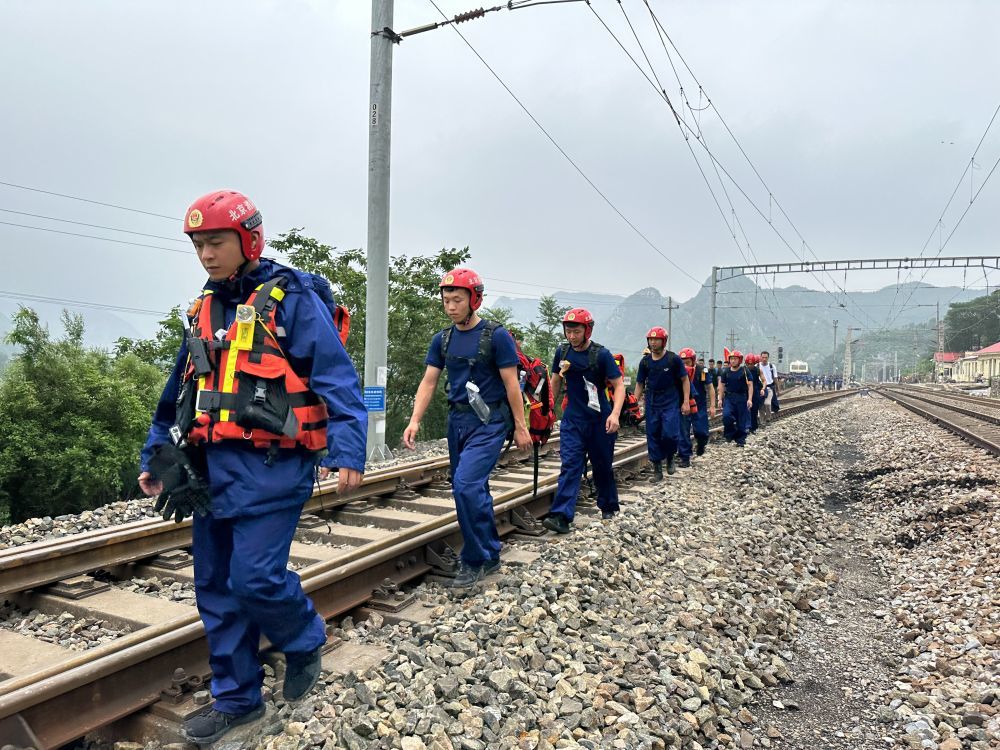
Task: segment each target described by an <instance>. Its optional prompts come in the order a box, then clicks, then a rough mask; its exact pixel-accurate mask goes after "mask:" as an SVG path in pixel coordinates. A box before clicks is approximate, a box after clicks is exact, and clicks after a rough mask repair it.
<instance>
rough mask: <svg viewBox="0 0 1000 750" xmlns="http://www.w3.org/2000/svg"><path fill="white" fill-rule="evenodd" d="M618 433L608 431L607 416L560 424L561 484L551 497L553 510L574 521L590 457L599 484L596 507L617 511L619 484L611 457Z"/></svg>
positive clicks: (595, 478) (595, 479)
mask: <svg viewBox="0 0 1000 750" xmlns="http://www.w3.org/2000/svg"><path fill="white" fill-rule="evenodd" d="M617 438H618V433H617V432H614V433H612V434H610V435H609V434H608V433H607V432H606V431H605V419H603V418H598V419H593V418H591V419H566V418H563V421H562V422H561V423H560V425H559V459H560V461H561V462H562V466H561V468H560V471H559V485H558V487H557V488H556V495H555V497H554V498H552V509H551V512H552V513H559V514H561V515H563V516H565V517H566V520H567V521H572V520H573V516H574V515H576V499H577V495H578V494H579V492H580V482H581V481H583V469H584V467H585V466H586V463H587V459H588V458H589V459H590V469H591V471H592V472H593V476H594V484H595V485H596V487H597V507H598V508H600V509H601V510H602V511H610V512H612V513H617V512H618V509H619V506H618V486H617V485H616V484H615V473H614V470H613V469H612V461H613V458H614V453H615V441H616V440H617Z"/></svg>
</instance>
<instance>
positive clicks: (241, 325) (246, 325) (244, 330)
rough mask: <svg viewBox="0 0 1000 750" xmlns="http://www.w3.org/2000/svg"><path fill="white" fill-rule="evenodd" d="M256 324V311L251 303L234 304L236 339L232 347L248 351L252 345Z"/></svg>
mask: <svg viewBox="0 0 1000 750" xmlns="http://www.w3.org/2000/svg"><path fill="white" fill-rule="evenodd" d="M254 325H256V312H255V311H254V309H253V305H237V306H236V339H235V340H234V341H233V348H234V349H239V350H242V351H249V350H250V349H251V348H252V347H253V329H254Z"/></svg>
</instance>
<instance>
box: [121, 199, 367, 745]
mask: <svg viewBox="0 0 1000 750" xmlns="http://www.w3.org/2000/svg"><path fill="white" fill-rule="evenodd" d="M184 231H185V233H187V234H188V235H189V236H190V238H191V241H192V242H193V244H194V248H195V250H196V252H197V255H198V259H199V261H200V262H201V264H202V266H203V267H204V268H205V270H206V271H207V272H208V275H209V280H208V282H207V283H206V285H205V288H204V292H203V293H202V296H201V297H199V298H198V300H196V302H195V303H194V304H193V305H192V309H191V310H189V323H190V329H189V330H188V332H187V335H186V337H185V340H184V342H183V344H182V345H181V348H180V352H179V353H178V356H177V361H176V364H175V366H174V369H173V372H172V373H171V375H170V377H169V379H168V381H167V384H166V387H165V388H164V391H163V395H162V396H161V398H160V402H159V405H158V406H157V408H156V412H155V414H154V416H153V421H152V426H151V427H150V430H149V437H148V439H147V441H146V444H145V446H144V448H143V450H142V457H141V468H142V473H141V474H140V475H139V485H140V487H141V488H142V490H143V491H144V492H145V493H146V494H147V495H159V500H158V503H157V508H158V509H160V508H161V507H163V506H164V505H165V506H166V514H165V518H166V517H167V516H168V515H172V516H174V518H175V520H181V519H182V518H183V517H185V516H186V515H188V514H190V513H191V512H192V510H197V511H199V512H198V513H195V514H194V518H193V525H192V547H191V550H192V555H193V557H194V580H195V592H196V595H197V605H198V611H199V613H200V614H201V619H202V622H203V623H204V625H205V634H206V637H207V640H208V647H209V664H210V666H211V668H212V682H211V690H212V695H213V696H214V697H215V703H214V705H213V706H211V707H209V708H207V709H206V710H205V711H204V712H202V713H200V714H198V715H196V716H194V717H192V718H190V719H188V720H187V721H186V722H185V724H184V731H185V733H186V735H187V738H188V739H189V740H190V741H192V742H196V743H199V744H206V743H211V742H214V741H215V740H217V739H219V738H220V737H222V736H223V735H224V734H226V733H227V732H228V731H229V730H230V729H231V728H233V727H234V726H237V725H240V724H245V723H247V722H250V721H253V720H254V719H257V718H259V717H261V716H263V714H264V705H263V702H262V696H261V685H262V682H263V677H264V670H263V669H262V668H261V664H260V660H259V653H258V648H259V643H260V638H261V635H264V636H266V637H267V639H268V641H270V643H271V647H272V648H273V649H275V650H277V651H281V652H284V655H285V659H286V665H287V668H286V672H285V681H284V686H283V695H284V698H285V700H287V701H295V700H298V699H300V698H302V697H303V696H305V695H306V693H308V691H309V690H310V689H311V688H312V686H313V685H314V684H315V682H316V680H317V679H318V677H319V673H320V658H321V648H322V646H323V644H324V643H325V642H326V628H325V622H324V620H323V618H322V617H321V616H320V615H319V614H318V613H317V612H316V609H315V607H314V606H313V603H312V601H311V600H310V599H309V598H308V597H307V596H306V595H305V594H304V593H303V591H302V586H301V584H300V582H299V577H298V575H296V574H295V573H294V572H292V571H289V570H288V569H287V566H288V553H289V547H290V545H291V542H292V536H293V534H294V533H295V528H296V525H297V523H298V520H299V515H300V513H301V510H302V506H303V503H304V502H305V501H306V499H307V498H309V496H310V495H311V493H312V489H313V482H314V475H315V474H317V473H318V476H319V478H321V479H325V478H326V477H327V476H329V474H330V472H331V470H337V471H338V487H337V489H338V492H345V491H348V490H351V489H354V488H356V487H357V486H358V485H359V484H360V482H361V478H362V474H363V472H364V469H365V440H366V432H367V413H366V411H365V408H364V404H363V401H362V398H361V388H360V385H359V382H358V375H357V372H356V371H355V369H354V365H353V364H352V362H351V359H350V357H348V355H347V352H346V350H345V349H344V345H343V343H342V341H341V339H340V337H339V336H338V331H337V329H336V327H335V323H334V317H333V311H334V309H337V308H336V306H335V304H334V302H333V297H332V295H331V294H330V289H329V285H328V284H327V283H326V281H325V280H324V279H321V278H319V277H315V276H313V275H312V274H307V273H303V272H300V271H297V270H294V269H291V268H288V267H286V266H282V265H280V264H278V263H276V262H274V261H271V260H268V259H263V258H261V257H260V256H261V252H262V251H263V249H264V232H263V228H262V219H261V216H260V212H259V211H258V210H257V208H256V207H255V206H254V204H253V203H252V202H251V201H250V200H249V199H248V198H246V196H244V195H242V194H240V193H236V192H233V191H217V192H214V193H210V194H208V195H206V196H204V197H202V198H200V199H199V200H198V201H196V202H195V203H194V204H193V205H192V206H191V208H190V209H188V212H187V214H186V215H185V219H184ZM258 292H260V294H258ZM251 300H253V302H252V303H251V305H248V304H247V303H248V302H250V301H251ZM238 309H239V310H240V311H241V318H240V320H237V319H236V316H237V311H238ZM244 311H249V313H250V314H249V316H247V315H244V314H243V312H244ZM213 332H214V334H215V335H213ZM244 334H245V335H244ZM261 368H266V369H268V372H267V373H266V374H267V378H256V377H255V376H256V375H258V374H260V369H261ZM209 386H211V387H209ZM303 416H304V417H305V418H306V419H310V420H311V421H310V422H309V423H305V422H303V421H302V418H303ZM274 420H277V421H274ZM282 420H284V421H282ZM234 437H235V438H239V439H231V438H234ZM317 463H318V465H319V467H320V468H319V469H318V472H317ZM189 470H190V471H189ZM199 475H200V476H199ZM175 477H186V478H187V480H178V482H179V483H180V484H179V485H178V482H175V481H174V478H175ZM164 480H167V482H166V484H165V483H164ZM191 486H199V487H205V486H207V488H208V490H207V493H205V496H204V497H202V501H199V502H193V501H191V499H190V497H191V496H190V495H189V494H188V493H187V491H186V490H184V488H185V487H187V488H190V487H191ZM182 490H184V491H182ZM205 511H207V512H205Z"/></svg>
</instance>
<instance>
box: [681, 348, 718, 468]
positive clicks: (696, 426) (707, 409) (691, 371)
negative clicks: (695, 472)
mask: <svg viewBox="0 0 1000 750" xmlns="http://www.w3.org/2000/svg"><path fill="white" fill-rule="evenodd" d="M677 356H678V357H680V358H681V361H682V362H683V363H684V367H685V368H686V369H687V373H688V379H689V380H690V382H691V400H692V401H693V402H694V404H693V409H692V411H691V413H689V414H687V415H684V414H682V415H681V439H680V442H679V443H678V445H677V455H678V457H679V460H678V462H677V465H678V466H679V467H680V468H682V469H686V468H689V467H690V466H691V452H692V447H693V448H694V451H695V453H696V454H697V455H699V456H702V455H704V454H705V446H706V445H708V418H709V417H710V416H712V417H714V416H715V386H714V385H713V383H712V378H711V377H710V376H709V375H708V373H707V372H706V370H705V369H704V368H703V367H702V366H701V365H700V364H695V356H694V349H691V348H690V347H687V348H684V349H681V350H680V351H679V352H677ZM692 432H693V433H694V446H692V444H691V433H692Z"/></svg>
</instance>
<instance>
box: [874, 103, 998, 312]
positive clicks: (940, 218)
mask: <svg viewBox="0 0 1000 750" xmlns="http://www.w3.org/2000/svg"><path fill="white" fill-rule="evenodd" d="M998 114H1000V104H998V105H997V107H996V109H995V110H993V116H992V117H990V121H989V122H988V123H987V124H986V129H985V130H984V131H983V134H982V136H980V138H979V142H978V143H977V144H976V148H975V149H973V151H972V156H970V157H969V162H968V164H966V166H965V169H964V170H962V174H961V175H960V176H959V178H958V181H957V182H956V183H955V188H954V189H953V190H952V191H951V195H949V196H948V200H947V201H945V204H944V208H943V209H941V214H940V215H939V216H938V219H937V221H936V222H934V226H933V227H932V228H931V231H930V234H929V235H927V239H926V240H925V241H924V245H923V247H921V248H920V253H919V255H918V256H917V257H919V258H922V257H924V253H925V252H926V251H927V247H928V245H930V243H931V240H932V239H934V234H935V232H936V233H938V235H939V237H940V233H941V227H942V222H943V221H944V216H945V214H946V213H948V209H949V208H950V207H951V203H952V201H954V200H955V196H956V195H957V194H958V190H959V188H960V187H961V186H962V183H963V182H964V181H965V175H967V174H968V173H969V171H970V170H971V169H972V168H973V165H974V164H975V161H976V155H977V154H978V153H979V149H980V148H982V146H983V142H984V141H985V140H986V136H987V135H988V134H989V132H990V129H991V128H992V127H993V123H994V122H995V121H996V119H997V115H998ZM993 169H996V165H994V166H993ZM992 173H993V172H992V170H991V171H990V174H991V175H992ZM987 179H989V178H988V177H987ZM985 184H986V180H984V181H983V185H985ZM970 188H971V181H970ZM980 189H982V186H980ZM975 199H976V196H975V195H972V194H971V193H970V197H969V206H971V205H972V203H973V202H974V201H975ZM965 213H968V208H967V209H966V212H965ZM965 213H963V214H962V219H964V218H965ZM962 219H959V221H958V224H961V223H962ZM958 224H956V225H955V227H954V229H957V228H958ZM954 229H953V230H952V234H954ZM948 238H949V239H951V235H949V237H948ZM938 245H939V248H938V255H940V254H941V251H942V250H943V249H944V245H943V244H942V243H940V242H939V243H938ZM911 276H912V271H911V272H908V273H907V277H906V279H907V281H909V279H910V277H911ZM926 276H927V270H925V271H924V274H923V276H921V277H920V280H921V281H923V280H924V278H925V277H926ZM908 299H909V298H907V300H908ZM904 304H905V302H904ZM886 320H888V316H886Z"/></svg>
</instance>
